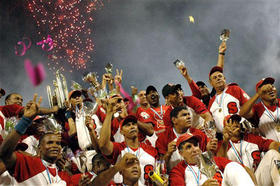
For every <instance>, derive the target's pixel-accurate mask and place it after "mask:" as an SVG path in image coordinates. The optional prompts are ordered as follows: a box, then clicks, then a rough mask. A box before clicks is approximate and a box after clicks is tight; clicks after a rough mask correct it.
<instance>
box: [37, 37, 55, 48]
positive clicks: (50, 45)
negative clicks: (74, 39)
mask: <svg viewBox="0 0 280 186" xmlns="http://www.w3.org/2000/svg"><path fill="white" fill-rule="evenodd" d="M37 45H42V49H43V50H45V51H51V50H52V49H53V40H52V38H51V36H50V35H48V37H47V39H44V40H42V41H40V42H37ZM47 46H48V47H47Z"/></svg>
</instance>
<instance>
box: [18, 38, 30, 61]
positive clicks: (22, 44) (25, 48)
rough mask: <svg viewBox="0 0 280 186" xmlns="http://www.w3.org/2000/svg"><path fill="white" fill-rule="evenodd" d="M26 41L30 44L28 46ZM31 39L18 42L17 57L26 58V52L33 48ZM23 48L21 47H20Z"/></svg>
mask: <svg viewBox="0 0 280 186" xmlns="http://www.w3.org/2000/svg"><path fill="white" fill-rule="evenodd" d="M25 40H27V41H28V44H27V46H26V43H25V42H24V41H25ZM31 44H32V43H31V39H30V38H28V37H23V38H22V41H18V42H17V45H15V54H16V55H17V56H24V55H25V53H26V51H27V50H28V49H29V48H30V47H31ZM20 46H21V47H20Z"/></svg>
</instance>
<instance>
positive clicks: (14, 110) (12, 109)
mask: <svg viewBox="0 0 280 186" xmlns="http://www.w3.org/2000/svg"><path fill="white" fill-rule="evenodd" d="M23 108H24V107H23V106H20V105H17V104H13V105H5V106H3V107H2V108H1V111H2V113H3V115H4V116H5V117H7V118H10V117H13V116H17V115H18V114H19V113H20V111H21V110H22V109H23Z"/></svg>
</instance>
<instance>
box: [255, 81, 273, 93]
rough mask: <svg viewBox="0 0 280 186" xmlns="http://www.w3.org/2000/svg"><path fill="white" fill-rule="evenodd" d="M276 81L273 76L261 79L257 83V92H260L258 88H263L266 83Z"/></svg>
mask: <svg viewBox="0 0 280 186" xmlns="http://www.w3.org/2000/svg"><path fill="white" fill-rule="evenodd" d="M274 82H275V79H274V78H272V77H267V78H263V79H261V80H260V81H259V82H258V83H257V84H256V92H258V88H261V87H262V86H263V85H266V84H273V83H274Z"/></svg>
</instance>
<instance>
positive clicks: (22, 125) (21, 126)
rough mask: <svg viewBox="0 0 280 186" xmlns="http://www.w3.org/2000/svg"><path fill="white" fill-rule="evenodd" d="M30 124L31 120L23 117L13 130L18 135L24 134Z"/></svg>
mask: <svg viewBox="0 0 280 186" xmlns="http://www.w3.org/2000/svg"><path fill="white" fill-rule="evenodd" d="M31 124H32V120H31V119H29V118H26V117H24V116H23V117H22V118H21V120H20V121H19V122H18V124H17V125H16V126H15V130H16V131H17V132H18V133H20V134H24V133H25V132H26V130H27V128H28V127H29V126H30V125H31Z"/></svg>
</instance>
